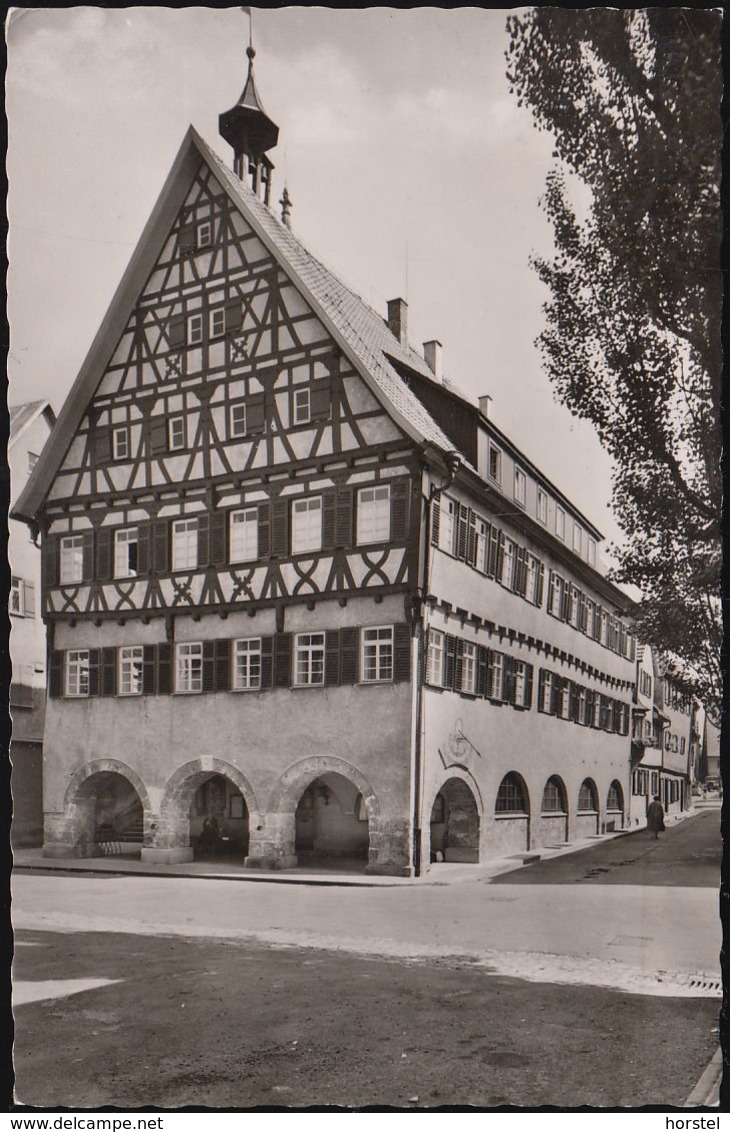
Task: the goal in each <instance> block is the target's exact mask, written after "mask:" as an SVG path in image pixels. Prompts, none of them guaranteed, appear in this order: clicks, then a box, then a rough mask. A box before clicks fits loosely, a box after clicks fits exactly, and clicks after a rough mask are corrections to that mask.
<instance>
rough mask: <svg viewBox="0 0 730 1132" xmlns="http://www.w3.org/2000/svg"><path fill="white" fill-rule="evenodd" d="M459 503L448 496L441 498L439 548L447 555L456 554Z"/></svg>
mask: <svg viewBox="0 0 730 1132" xmlns="http://www.w3.org/2000/svg"><path fill="white" fill-rule="evenodd" d="M457 507H458V505H457V503H456V502H455V500H453V499H449V497H448V495H447V496H442V498H441V507H440V513H441V522H440V530H439V547H440V549H441V550H445V551H446V552H447V554H454V553H455V547H456V543H455V539H456V516H457Z"/></svg>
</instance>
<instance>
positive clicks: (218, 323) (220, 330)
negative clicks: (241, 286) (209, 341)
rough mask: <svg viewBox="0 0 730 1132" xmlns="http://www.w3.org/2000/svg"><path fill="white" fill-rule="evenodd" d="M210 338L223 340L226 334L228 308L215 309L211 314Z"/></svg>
mask: <svg viewBox="0 0 730 1132" xmlns="http://www.w3.org/2000/svg"><path fill="white" fill-rule="evenodd" d="M208 328H209V332H210V337H211V338H221V337H222V336H223V335H224V334H225V332H226V308H225V307H215V309H214V310H212V311H211V312H210V320H209V324H208Z"/></svg>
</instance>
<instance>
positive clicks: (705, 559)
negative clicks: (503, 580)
mask: <svg viewBox="0 0 730 1132" xmlns="http://www.w3.org/2000/svg"><path fill="white" fill-rule="evenodd" d="M721 19H722V17H721V13H720V11H719V10H711V9H704V10H701V9H691V8H644V9H632V10H616V9H606V8H593V9H586V10H569V9H564V8H539V9H534V10H530V11H528V12H526V13H524V14H519V15H514V16H510V17H509V19H508V32H509V37H510V42H509V48H508V51H507V74H508V78H509V81H510V84H511V88H512V91H513V92H514V93H516V95H517V98H518V101H519V103H520V105H525V106H526V107H528V108H529V110H530V111H531V113H532V115H533V117H534V120H535V124H536V125H537V126H538V128H539V129H541V130H547V131H549V132H550V133H551V134H552V136H553V139H554V157H555V158H556V159H557V160H556V164H555V166H554V168H553V170H552V171H551V173H550V174H549V176H548V181H547V186H546V191H545V194H544V197H543V200H542V205H543V207H544V209H545V211H546V213H547V216H548V217H549V219H550V221H551V224H552V226H553V229H554V236H555V254H554V256H553V257H552V258H551V259H545V258H537V259H535V260H534V267H535V269H536V270H537V273H538V275H539V277H540V278H541V279H542V280H543V282H544V283H545V284H546V285H547V287H548V288H549V291H550V297H549V300H548V301H547V303H546V305H545V314H546V329H545V330H544V332H543V333H542V335H541V336H540V338H539V340H538V344H539V347H540V349H541V353H542V358H543V363H544V366H545V368H546V370H547V373H548V375H549V377H550V380H551V382H552V383H553V386H554V389H555V391H556V394H557V396H558V398H559V400H560V401H562V402H563V403H564V404H565V405H567V406H568V408H569V409H570V410H571V411H572V412H573V413H574V414H575V415H576V416H579V417H583V418H586V419H587V420H589V421H591V422H592V423H593V425H594V426H595V429H596V431H597V434H598V436H599V438H600V440H601V442H602V443H603V445H604V446H605V448H606V449H607V450H608V452H609V453H610V454H611V456H612V457H613V461H614V469H615V471H614V484H613V487H614V493H613V494H614V498H613V503H614V509H615V513H616V518H617V521H618V523H619V525H620V527H621V529H622V531H623V533H624V535H625V540H624V541H623V543H622V545H621V546H620V547H618V548H615V550H616V555H617V562H618V566H617V568H616V570H615V571H614V576H615V578H616V580H617V581H619V582H624V583H632V584H634V585H636V586H638V587H639V588H640V590H641V592H642V595H643V597H642V599H641V601H640V602H639V603H638V608H637V610H636V614H635V615H636V620H637V629H638V632H639V633H640V634H641V635H642V636H643V638H644V639H645V640H647V641H649V642H650V643H651V644H653V645H655V646H657V647H658V648H659V649H661V650H662V652H664V653H665V654H667V653H673V654H675V656H676V657H677V658H678V659H679V662H680V667H681V669H682V670H683V671H684V672H685V673H687V672H691V673H692V680H693V683H694V686H695V690H696V691H697V692H698V694H700V695H702V696H703V698H704V699H705V700H706V702H707V703H708V706H709V707H710V708H712V707H713V706H714V707H715V708H716V706H717V704H719V700H720V687H721V679H720V642H721V611H720V603H719V564H720V553H719V530H720V512H721V503H722V483H721V469H720V455H721V432H720V398H721V369H722V352H721V343H720V316H721V306H722V283H721V274H720V240H721V235H722V229H721V213H720V151H721V142H722V121H721V117H720V106H721V98H722V69H721V65H720V34H721Z"/></svg>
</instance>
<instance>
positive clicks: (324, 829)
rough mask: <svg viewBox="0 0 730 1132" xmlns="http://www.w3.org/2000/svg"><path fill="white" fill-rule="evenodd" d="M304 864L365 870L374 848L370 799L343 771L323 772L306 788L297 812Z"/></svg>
mask: <svg viewBox="0 0 730 1132" xmlns="http://www.w3.org/2000/svg"><path fill="white" fill-rule="evenodd" d="M294 826H295V829H294V852H295V854H296V856H297V861H298V864H299V865H300V866H306V865H309V866H310V867H329V868H338V869H344V870H348V871H350V870H353V871H354V870H357V871H363V870H364V869H365V866H366V864H367V861H368V851H369V848H370V821H369V814H368V807H367V803H366V801H365V799H364V797H363V795H362V793H361V792H360V790H359V789H358V787H357V786H356V785H355V783H353V782H351V781H350V780H349V779H348V778H346V777H345V776H344V775H342V774H338V773H335V772H330V773H326V774H322V775H320V776H319V777H318V778H315V779H314V780H313V781H312V782H310V783H309V784H308V785H307V786H306V787H305V789H304V790H303V792H302V794H301V796H300V798H299V802H298V804H297V807H296V811H295V815H294Z"/></svg>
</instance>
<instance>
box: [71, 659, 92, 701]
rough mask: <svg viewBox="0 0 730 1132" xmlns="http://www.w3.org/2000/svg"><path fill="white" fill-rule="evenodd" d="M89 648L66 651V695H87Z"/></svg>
mask: <svg viewBox="0 0 730 1132" xmlns="http://www.w3.org/2000/svg"><path fill="white" fill-rule="evenodd" d="M88 694H89V650H88V649H72V650H71V651H70V652H67V653H66V695H67V696H88Z"/></svg>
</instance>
